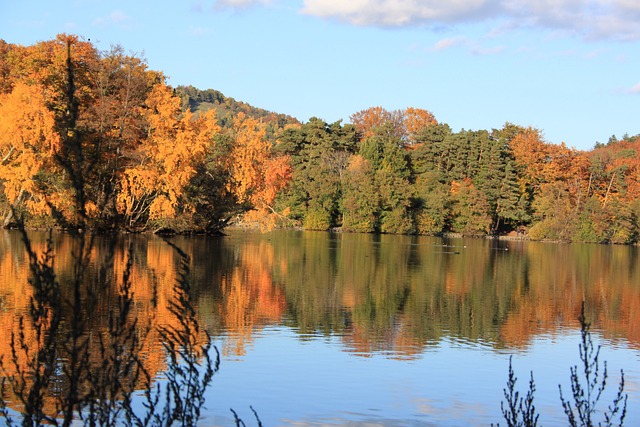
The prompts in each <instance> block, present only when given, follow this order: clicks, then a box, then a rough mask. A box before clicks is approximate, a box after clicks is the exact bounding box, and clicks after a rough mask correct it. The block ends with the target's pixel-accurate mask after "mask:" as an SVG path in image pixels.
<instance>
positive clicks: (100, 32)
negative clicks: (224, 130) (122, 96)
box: [0, 0, 640, 150]
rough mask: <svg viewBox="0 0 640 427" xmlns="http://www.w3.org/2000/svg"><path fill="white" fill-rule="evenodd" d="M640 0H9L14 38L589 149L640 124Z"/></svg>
mask: <svg viewBox="0 0 640 427" xmlns="http://www.w3.org/2000/svg"><path fill="white" fill-rule="evenodd" d="M639 22H640V0H291V1H286V0H173V1H170V0H153V1H146V0H126V1H122V0H56V1H51V0H36V1H33V0H0V39H4V40H5V41H6V42H8V43H15V44H21V45H31V44H34V43H36V42H38V41H46V40H51V39H53V38H55V36H56V35H57V34H60V33H67V34H76V35H79V36H81V37H83V38H85V39H88V40H90V41H91V42H92V43H94V45H96V46H97V47H98V49H100V50H104V51H106V50H109V49H110V48H111V47H112V46H114V45H120V46H122V48H124V50H125V52H127V53H132V54H136V55H140V56H143V57H144V58H146V60H147V63H148V66H149V68H151V69H153V70H158V71H162V72H163V73H164V74H165V75H166V76H167V79H168V80H167V82H168V83H169V84H170V85H172V86H177V85H192V86H195V87H197V88H199V89H216V90H218V91H220V92H222V93H223V94H224V95H226V96H229V97H232V98H235V99H236V100H238V101H244V102H248V103H249V104H251V105H253V106H256V107H260V108H264V109H267V110H270V111H275V112H277V113H284V114H289V115H291V116H294V117H296V118H298V119H299V120H301V121H303V122H306V121H308V120H309V119H310V118H311V117H319V118H321V119H323V120H325V121H326V122H327V123H333V122H335V121H338V120H342V121H343V123H348V122H350V119H349V118H350V116H351V115H352V114H354V113H356V112H358V111H361V110H364V109H366V108H369V107H374V106H380V107H383V108H385V109H387V110H390V111H391V110H397V109H405V108H408V107H414V108H422V109H426V110H429V111H431V112H432V113H433V114H434V115H435V117H436V119H437V120H438V121H439V122H441V123H447V124H449V126H451V128H452V129H453V130H454V131H459V130H461V129H467V130H468V129H471V130H479V129H488V130H490V129H493V128H496V129H499V128H501V127H502V126H503V125H504V124H505V123H506V122H509V123H514V124H517V125H521V126H533V127H535V128H538V129H540V130H541V131H542V132H543V134H544V137H545V139H546V141H548V142H550V143H554V144H559V143H562V142H564V143H566V144H567V145H568V146H570V147H575V148H577V149H581V150H589V149H591V148H593V146H594V144H595V143H596V142H601V143H606V142H607V141H608V139H609V137H610V136H612V135H616V136H617V137H618V138H621V137H622V136H623V135H624V134H628V135H636V134H640V25H638V23H639Z"/></svg>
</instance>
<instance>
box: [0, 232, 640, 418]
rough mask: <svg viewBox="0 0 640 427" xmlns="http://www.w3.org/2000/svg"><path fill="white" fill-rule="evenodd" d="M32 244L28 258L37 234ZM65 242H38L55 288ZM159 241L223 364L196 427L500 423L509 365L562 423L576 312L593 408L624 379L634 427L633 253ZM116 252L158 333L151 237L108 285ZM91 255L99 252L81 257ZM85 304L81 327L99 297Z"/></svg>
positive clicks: (638, 358) (9, 316)
mask: <svg viewBox="0 0 640 427" xmlns="http://www.w3.org/2000/svg"><path fill="white" fill-rule="evenodd" d="M31 236H32V239H33V246H34V248H35V249H36V250H43V248H44V239H45V234H44V233H32V234H31ZM0 237H1V240H0V309H1V310H0V324H1V325H2V330H1V331H0V352H1V353H2V354H4V355H5V357H7V356H6V355H8V354H10V345H9V343H10V336H11V331H12V330H14V329H15V325H16V320H15V319H16V318H17V316H18V315H19V314H20V313H25V311H26V310H28V304H29V297H30V295H31V293H30V289H29V285H28V283H27V277H28V275H27V271H28V265H27V260H26V257H25V255H24V250H23V247H22V244H21V242H20V237H19V235H18V233H16V232H12V231H2V232H0ZM69 240H70V239H69V238H68V236H65V235H59V234H57V235H54V236H53V241H54V249H55V253H56V254H57V255H56V267H57V269H58V270H57V271H58V276H59V277H60V280H61V282H62V283H64V280H65V278H67V277H69V275H70V271H69V266H70V265H71V262H72V251H71V250H70V242H69ZM171 241H172V242H173V243H174V244H176V245H177V246H178V247H180V248H181V249H182V250H183V251H184V252H186V253H187V254H188V255H189V256H190V258H191V267H192V279H193V282H192V293H193V297H194V301H195V305H196V310H197V317H198V319H199V321H200V323H201V324H202V325H203V326H204V327H205V328H206V330H207V332H208V333H209V335H210V336H211V339H212V342H213V344H214V345H215V346H216V348H217V349H218V350H219V351H220V353H221V357H222V362H221V365H220V371H219V372H218V373H217V374H216V375H215V376H214V380H213V383H212V386H211V387H210V389H209V390H208V392H207V403H206V409H205V413H204V417H203V420H202V423H201V424H202V425H203V426H214V425H216V426H217V425H220V426H228V425H234V421H233V416H232V413H231V412H230V408H233V409H234V410H235V411H236V412H237V413H238V414H239V415H240V417H242V418H243V419H244V421H245V422H246V423H247V425H255V424H256V423H255V420H254V419H253V414H252V412H251V409H250V407H253V408H254V409H255V410H256V411H257V413H258V414H259V417H260V419H261V421H262V423H263V424H264V425H265V426H320V425H323V426H326V425H329V426H346V425H349V426H418V425H419V426H431V425H433V426H476V425H478V426H480V425H483V426H488V425H491V423H494V424H495V423H500V424H502V425H506V423H505V422H504V420H503V419H502V415H501V412H500V402H501V400H502V399H503V388H504V387H505V385H506V381H507V374H508V366H509V359H510V358H512V363H513V368H514V371H515V373H516V375H517V376H518V383H517V388H519V389H520V390H521V392H522V393H524V392H526V387H527V383H528V380H529V376H530V372H531V371H533V376H534V379H535V382H536V388H537V390H536V394H535V405H536V409H537V410H538V412H539V413H540V420H539V424H540V425H544V426H564V425H567V421H566V417H565V415H564V413H563V409H562V405H561V403H560V398H559V391H558V385H561V386H562V389H563V391H564V392H565V395H566V396H570V393H571V388H570V382H569V376H570V367H572V366H574V365H577V364H579V363H580V359H579V354H578V343H579V341H580V328H579V323H578V321H577V318H578V316H579V314H580V309H581V304H582V301H583V300H584V301H585V305H586V310H585V311H586V317H587V320H588V321H591V322H592V329H591V331H592V336H593V338H594V341H595V342H596V343H597V344H600V345H602V349H601V354H600V358H601V361H605V360H606V361H607V367H608V371H609V379H608V387H607V392H606V393H605V395H604V396H603V398H602V401H601V402H600V405H599V407H600V408H601V409H605V408H606V406H608V405H609V404H610V401H611V397H612V395H613V394H614V392H615V391H616V389H617V384H618V382H619V378H620V369H623V370H624V375H625V391H626V392H627V393H628V395H629V401H628V414H627V418H626V420H625V425H628V426H635V425H640V268H639V267H640V252H639V248H637V247H622V246H603V245H586V244H556V243H534V242H522V241H503V240H493V239H446V238H435V237H418V236H393V235H369V234H346V233H345V234H337V233H325V232H309V231H306V232H303V231H274V232H271V233H264V234H262V233H258V232H253V231H246V230H241V229H229V230H227V235H226V236H224V237H185V236H179V237H174V238H171ZM129 245H131V247H132V248H133V254H134V259H133V266H132V279H133V289H132V290H133V293H134V300H135V310H136V313H137V315H138V319H139V327H140V328H143V327H148V328H151V329H152V330H153V329H154V328H155V327H156V326H157V325H162V324H164V323H167V322H170V321H171V320H170V313H169V310H168V303H167V301H169V300H170V298H171V296H172V292H173V284H174V283H175V281H176V279H177V278H178V270H177V266H178V263H179V258H178V256H177V254H176V252H175V251H174V250H173V249H172V248H171V247H170V246H169V245H168V244H167V243H166V242H164V241H163V240H162V239H161V238H159V237H156V236H149V235H124V236H121V237H119V238H118V241H117V245H116V254H115V257H114V261H113V270H114V272H115V273H116V274H121V272H122V271H124V268H125V264H126V255H125V253H126V250H125V249H126V248H127V247H128V246H129ZM107 246H108V241H107V240H106V239H99V240H98V241H97V242H96V245H95V247H94V249H93V251H92V254H91V256H92V260H95V261H96V262H99V261H100V260H101V259H102V257H103V256H104V255H103V254H102V251H105V250H106V248H107ZM96 271H97V269H96ZM94 274H97V273H95V272H94ZM100 301H101V304H102V305H101V308H100V309H99V310H96V311H95V312H93V313H91V316H94V317H95V319H92V320H91V324H92V325H95V326H94V327H95V328H96V329H100V328H101V327H103V326H101V325H104V323H105V320H104V319H105V318H106V315H107V313H108V312H109V304H110V301H111V300H110V299H109V298H107V297H105V298H102V299H101V300H100ZM146 339H147V340H148V342H146V343H145V347H144V351H145V352H147V353H148V354H147V355H146V356H145V360H146V361H147V362H146V363H147V369H148V370H150V371H152V372H154V374H155V375H157V376H158V378H161V377H162V375H161V374H162V370H163V366H164V365H163V364H164V358H163V356H162V352H161V351H159V349H160V348H161V346H160V344H159V343H158V340H159V339H160V338H159V336H158V334H154V333H153V332H151V333H149V334H148V336H147V338H146ZM160 381H161V380H160ZM598 419H599V418H598Z"/></svg>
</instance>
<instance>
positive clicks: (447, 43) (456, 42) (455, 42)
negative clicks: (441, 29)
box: [428, 37, 467, 52]
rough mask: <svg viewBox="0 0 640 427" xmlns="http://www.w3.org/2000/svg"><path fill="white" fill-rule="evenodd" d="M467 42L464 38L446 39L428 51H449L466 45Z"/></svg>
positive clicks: (439, 41)
mask: <svg viewBox="0 0 640 427" xmlns="http://www.w3.org/2000/svg"><path fill="white" fill-rule="evenodd" d="M466 43H467V40H466V39H465V38H464V37H448V38H446V39H441V40H438V41H437V42H435V44H434V45H433V46H432V47H430V48H429V49H428V50H429V51H431V52H437V51H441V50H447V49H451V48H452V47H456V46H460V45H463V44H466Z"/></svg>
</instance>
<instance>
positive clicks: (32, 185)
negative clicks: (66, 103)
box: [0, 83, 60, 227]
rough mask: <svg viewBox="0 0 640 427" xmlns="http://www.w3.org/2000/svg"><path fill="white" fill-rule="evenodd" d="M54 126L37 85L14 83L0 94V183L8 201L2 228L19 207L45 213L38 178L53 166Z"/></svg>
mask: <svg viewBox="0 0 640 427" xmlns="http://www.w3.org/2000/svg"><path fill="white" fill-rule="evenodd" d="M54 128H55V119H54V116H53V113H52V112H51V111H50V110H48V109H47V108H46V106H45V98H44V94H43V91H42V89H40V88H39V87H38V86H35V85H32V86H29V85H27V84H25V83H17V84H16V85H15V86H14V88H13V90H12V91H11V92H10V93H7V94H1V95H0V156H1V159H0V161H1V167H0V182H2V189H3V191H4V195H5V197H6V200H7V202H8V209H6V210H5V212H4V220H3V225H4V226H5V227H6V226H8V225H9V224H10V222H11V220H12V218H13V212H14V210H19V209H20V208H21V207H22V206H24V207H25V208H26V209H27V210H28V211H31V212H33V213H36V214H39V213H46V212H47V205H46V200H45V198H44V195H43V194H42V192H41V189H40V188H39V181H40V178H39V177H40V176H41V175H42V174H43V173H46V169H51V168H53V167H54V165H53V162H52V161H53V157H54V153H55V152H56V150H58V148H59V144H60V138H59V136H58V134H57V133H56V132H55V130H54Z"/></svg>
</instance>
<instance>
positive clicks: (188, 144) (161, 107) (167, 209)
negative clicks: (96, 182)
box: [117, 84, 220, 228]
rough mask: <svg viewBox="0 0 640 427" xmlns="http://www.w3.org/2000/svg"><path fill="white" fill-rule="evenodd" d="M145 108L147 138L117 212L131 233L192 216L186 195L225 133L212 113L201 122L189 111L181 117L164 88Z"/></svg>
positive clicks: (123, 185) (123, 183) (123, 182)
mask: <svg viewBox="0 0 640 427" xmlns="http://www.w3.org/2000/svg"><path fill="white" fill-rule="evenodd" d="M146 105H147V109H145V111H144V113H143V116H144V117H145V119H146V121H147V123H148V126H149V127H148V136H147V138H146V139H145V140H144V141H143V144H141V146H140V147H139V149H138V152H137V153H136V154H137V157H136V158H135V159H134V161H133V162H132V164H131V166H130V167H127V168H126V169H125V170H124V172H123V173H122V176H121V178H120V189H119V190H120V191H119V192H118V196H117V206H118V209H119V211H120V212H121V213H122V215H123V216H124V218H125V220H126V225H127V226H128V227H131V228H138V227H142V228H144V227H146V226H147V225H148V223H149V221H155V222H156V223H157V225H158V226H161V227H162V226H166V225H167V223H166V222H167V221H171V220H174V219H176V218H177V217H178V215H179V214H190V213H192V211H193V209H192V208H193V207H192V206H189V204H188V203H187V202H186V201H185V198H184V192H185V189H186V187H187V186H188V184H189V182H190V180H191V179H192V178H193V177H194V175H195V173H196V168H197V165H198V163H200V162H202V161H203V159H204V155H205V151H206V148H207V146H208V145H209V144H211V141H212V139H213V137H214V136H215V135H216V134H217V133H218V132H219V131H220V127H219V126H218V125H217V124H216V122H215V117H214V115H215V113H214V112H213V111H212V112H209V113H206V114H203V115H201V116H199V117H198V118H197V119H195V118H194V117H193V114H192V113H191V112H189V111H186V112H184V113H182V112H181V109H180V99H179V98H178V97H176V96H174V95H173V93H172V90H171V88H170V87H168V86H166V85H164V84H158V85H156V86H155V87H154V88H153V90H152V91H151V92H150V93H149V96H148V98H147V101H146Z"/></svg>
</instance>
